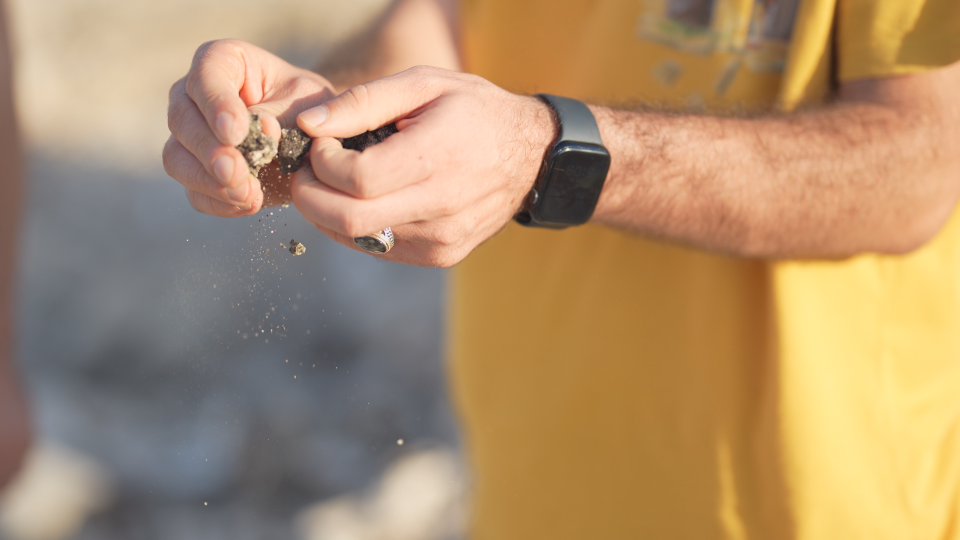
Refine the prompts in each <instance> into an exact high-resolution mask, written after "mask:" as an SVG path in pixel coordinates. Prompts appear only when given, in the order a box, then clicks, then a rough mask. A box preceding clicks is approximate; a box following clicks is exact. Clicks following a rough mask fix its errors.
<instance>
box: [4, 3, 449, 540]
mask: <svg viewBox="0 0 960 540" xmlns="http://www.w3.org/2000/svg"><path fill="white" fill-rule="evenodd" d="M381 5H382V1H379V0H377V1H375V0H369V1H365V2H360V1H357V0H352V1H351V2H333V1H326V0H317V1H316V2H313V3H312V4H311V3H310V2H306V3H305V2H293V1H276V2H271V3H270V6H269V7H265V6H264V5H263V4H262V3H260V2H253V1H228V0H216V1H214V0H205V1H197V0H189V1H188V0H167V1H165V2H146V1H134V0H130V1H125V2H121V1H120V0H17V1H14V2H13V3H12V6H11V11H12V14H13V18H12V20H13V21H14V24H15V33H16V36H17V50H18V66H19V69H18V74H19V77H20V79H19V81H18V89H19V95H20V110H21V115H22V117H23V123H24V132H25V137H26V140H27V143H28V153H29V167H28V179H27V181H28V184H29V197H28V201H27V219H26V223H25V225H24V229H23V239H22V250H21V253H20V255H21V257H22V258H21V265H22V266H21V268H22V276H23V278H22V285H21V288H20V291H21V303H22V314H23V316H22V320H21V350H22V355H21V357H22V362H23V369H24V371H25V375H26V378H27V381H28V385H29V388H30V391H31V394H32V398H33V403H34V408H35V414H36V424H37V428H38V432H39V434H40V444H38V447H37V451H36V452H35V454H34V456H33V457H32V461H31V463H32V465H31V466H30V467H28V473H27V475H25V477H24V478H21V481H20V482H19V484H16V485H15V486H14V488H13V489H12V490H11V491H10V492H8V493H7V494H5V496H4V498H3V501H4V502H3V503H0V538H9V539H12V540H33V539H38V540H40V539H47V540H57V539H66V538H75V539H83V540H86V539H90V540H93V539H97V540H113V539H117V540H120V539H123V540H138V539H166V538H177V539H181V540H190V539H194V538H196V539H205V540H215V539H218V538H224V539H228V538H229V539H232V540H245V539H260V538H264V539H267V538H269V539H284V538H301V539H308V540H314V539H320V538H335V539H341V538H342V539H357V540H365V539H374V538H376V539H387V538H395V539H398V540H401V539H413V538H422V539H429V538H452V537H457V536H458V534H459V533H458V531H459V530H460V529H459V528H460V526H461V523H462V502H461V501H462V486H463V480H462V477H463V474H462V467H461V466H460V460H459V457H458V453H457V434H456V428H455V424H454V420H453V415H452V413H451V411H450V406H449V404H448V402H447V399H446V395H445V389H444V373H443V369H442V363H441V339H440V330H441V325H442V292H443V291H442V290H443V284H444V273H443V272H442V271H439V270H425V269H415V268H407V267H402V266H399V265H393V264H389V263H381V262H378V261H376V260H373V259H372V258H370V257H367V256H363V255H360V254H357V253H354V252H351V251H349V250H347V249H345V248H342V247H341V246H338V245H336V244H334V243H332V242H330V241H328V240H327V239H326V238H324V237H322V235H320V234H319V233H318V232H316V231H315V230H314V229H313V228H312V227H311V226H310V225H309V224H307V223H306V222H304V221H303V220H302V219H301V218H300V217H299V215H298V214H297V213H296V212H295V210H294V209H292V208H288V209H283V208H274V209H271V210H269V211H267V212H265V213H262V214H261V215H258V216H253V217H250V218H244V219H239V220H229V221H228V220H222V219H216V218H212V217H209V216H205V215H201V214H198V213H197V212H195V211H194V210H192V209H191V208H190V207H189V205H188V204H187V203H186V201H185V199H184V197H183V193H182V188H180V186H179V185H178V184H176V183H175V182H174V181H173V180H171V179H169V178H167V177H166V175H165V174H164V172H163V170H162V167H161V165H160V161H159V154H160V149H161V147H162V144H163V141H164V140H165V139H166V136H167V131H166V123H165V106H166V91H167V89H168V87H169V85H170V84H171V83H172V82H173V81H174V80H175V79H176V78H178V77H179V76H181V75H182V74H183V72H184V71H185V70H186V67H187V66H188V64H189V60H190V56H191V54H192V51H193V49H194V48H195V47H196V46H197V45H199V44H200V43H202V42H203V41H205V40H208V39H213V38H217V37H225V36H232V37H240V38H244V39H248V40H251V41H254V42H256V43H259V44H262V45H263V46H265V47H267V48H269V49H271V50H274V51H276V52H278V53H280V54H281V55H283V56H284V57H286V58H289V59H290V60H291V61H294V62H296V63H299V64H301V65H312V64H313V63H314V62H316V61H317V59H318V58H319V57H320V55H322V54H323V53H324V51H327V50H329V47H330V44H331V43H333V42H335V41H336V40H337V39H341V38H342V37H343V36H344V35H346V34H348V33H349V31H350V30H351V29H352V28H356V27H357V26H358V25H360V24H362V22H363V21H364V20H366V19H367V18H369V17H370V16H372V15H373V14H374V13H376V10H377V9H379V7H380V6H381ZM271 212H272V214H271ZM291 239H296V240H298V241H300V242H303V243H304V245H305V246H306V248H307V251H306V253H305V254H304V255H303V256H299V257H292V256H291V255H290V253H289V252H288V251H287V249H286V248H285V247H284V245H285V244H287V243H289V241H290V240H291ZM71 489H72V490H73V491H71ZM31 520H32V521H31Z"/></svg>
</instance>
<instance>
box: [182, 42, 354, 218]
mask: <svg viewBox="0 0 960 540" xmlns="http://www.w3.org/2000/svg"><path fill="white" fill-rule="evenodd" d="M335 95H336V92H335V91H334V88H333V85H331V84H330V82H329V81H327V80H326V79H325V78H323V77H321V76H320V75H317V74H316V73H313V72H311V71H308V70H305V69H300V68H297V67H294V66H292V65H290V64H288V63H287V62H285V61H283V60H281V59H280V58H278V57H276V56H274V55H272V54H270V53H268V52H267V51H264V50H263V49H260V48H259V47H255V46H253V45H251V44H249V43H245V42H243V41H238V40H233V39H227V40H219V41H211V42H208V43H204V44H203V45H201V46H200V48H199V49H197V52H196V54H195V55H194V58H193V64H192V65H191V66H190V71H189V72H188V73H187V75H186V76H185V77H184V78H182V79H180V80H179V81H177V82H176V83H174V85H173V87H172V88H171V89H170V107H169V109H168V112H167V122H168V125H169V127H170V133H171V136H170V139H169V140H167V144H166V145H165V146H164V149H163V166H164V169H166V171H167V174H169V175H170V176H172V177H173V178H174V179H176V180H177V181H178V182H180V183H181V184H183V186H184V187H185V188H186V190H187V199H188V200H189V201H190V204H191V205H193V207H194V208H196V209H197V210H199V211H201V212H204V213H207V214H211V215H215V216H221V217H240V216H247V215H250V214H254V213H256V212H258V211H259V210H260V208H261V207H262V206H264V204H276V203H278V202H280V200H271V198H270V197H266V198H265V197H264V190H263V189H262V186H261V184H260V181H259V180H258V179H256V178H254V177H253V176H252V175H251V174H250V173H249V169H248V168H247V162H246V160H245V159H244V158H243V155H242V154H240V151H239V150H237V149H236V148H235V146H236V145H237V144H239V143H240V142H242V141H243V139H244V137H245V136H246V134H247V130H248V129H249V119H248V114H247V111H248V110H249V111H250V112H254V113H258V114H260V118H261V121H262V123H263V131H264V133H266V134H267V135H269V136H271V137H274V138H276V139H279V137H280V128H281V125H282V126H287V127H292V126H295V125H296V117H297V114H299V113H300V112H301V111H303V110H306V109H309V108H311V107H315V106H317V105H319V104H321V103H323V102H324V101H326V100H328V99H330V98H332V97H334V96H335ZM262 174H267V173H262ZM280 198H283V197H282V195H281V197H280Z"/></svg>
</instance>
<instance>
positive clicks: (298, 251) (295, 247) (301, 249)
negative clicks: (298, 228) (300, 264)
mask: <svg viewBox="0 0 960 540" xmlns="http://www.w3.org/2000/svg"><path fill="white" fill-rule="evenodd" d="M306 252H307V248H306V247H305V246H304V245H303V244H301V243H300V242H297V241H296V240H290V253H292V254H294V255H295V256H296V255H303V254H304V253H306Z"/></svg>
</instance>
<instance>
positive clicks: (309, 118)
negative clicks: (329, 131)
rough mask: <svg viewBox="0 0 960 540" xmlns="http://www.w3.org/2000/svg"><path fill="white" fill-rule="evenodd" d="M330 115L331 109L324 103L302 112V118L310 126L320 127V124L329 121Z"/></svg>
mask: <svg viewBox="0 0 960 540" xmlns="http://www.w3.org/2000/svg"><path fill="white" fill-rule="evenodd" d="M329 115H330V111H328V110H327V108H326V107H324V106H323V105H320V106H319V107H314V108H312V109H307V110H305V111H303V112H302V113H300V119H301V120H303V123H305V124H307V125H308V126H313V127H320V124H322V123H324V122H326V121H327V116H329Z"/></svg>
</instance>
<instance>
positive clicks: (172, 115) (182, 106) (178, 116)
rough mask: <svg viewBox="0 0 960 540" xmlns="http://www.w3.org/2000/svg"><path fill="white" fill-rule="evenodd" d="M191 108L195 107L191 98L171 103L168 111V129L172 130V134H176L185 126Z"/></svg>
mask: <svg viewBox="0 0 960 540" xmlns="http://www.w3.org/2000/svg"><path fill="white" fill-rule="evenodd" d="M191 106H193V102H192V101H190V99H189V98H186V99H178V100H176V101H171V102H170V108H169V109H168V110H167V129H169V130H170V133H176V132H177V131H178V130H179V128H180V126H181V125H183V121H184V118H185V117H186V114H187V110H188V109H189V108H190V107H191Z"/></svg>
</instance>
